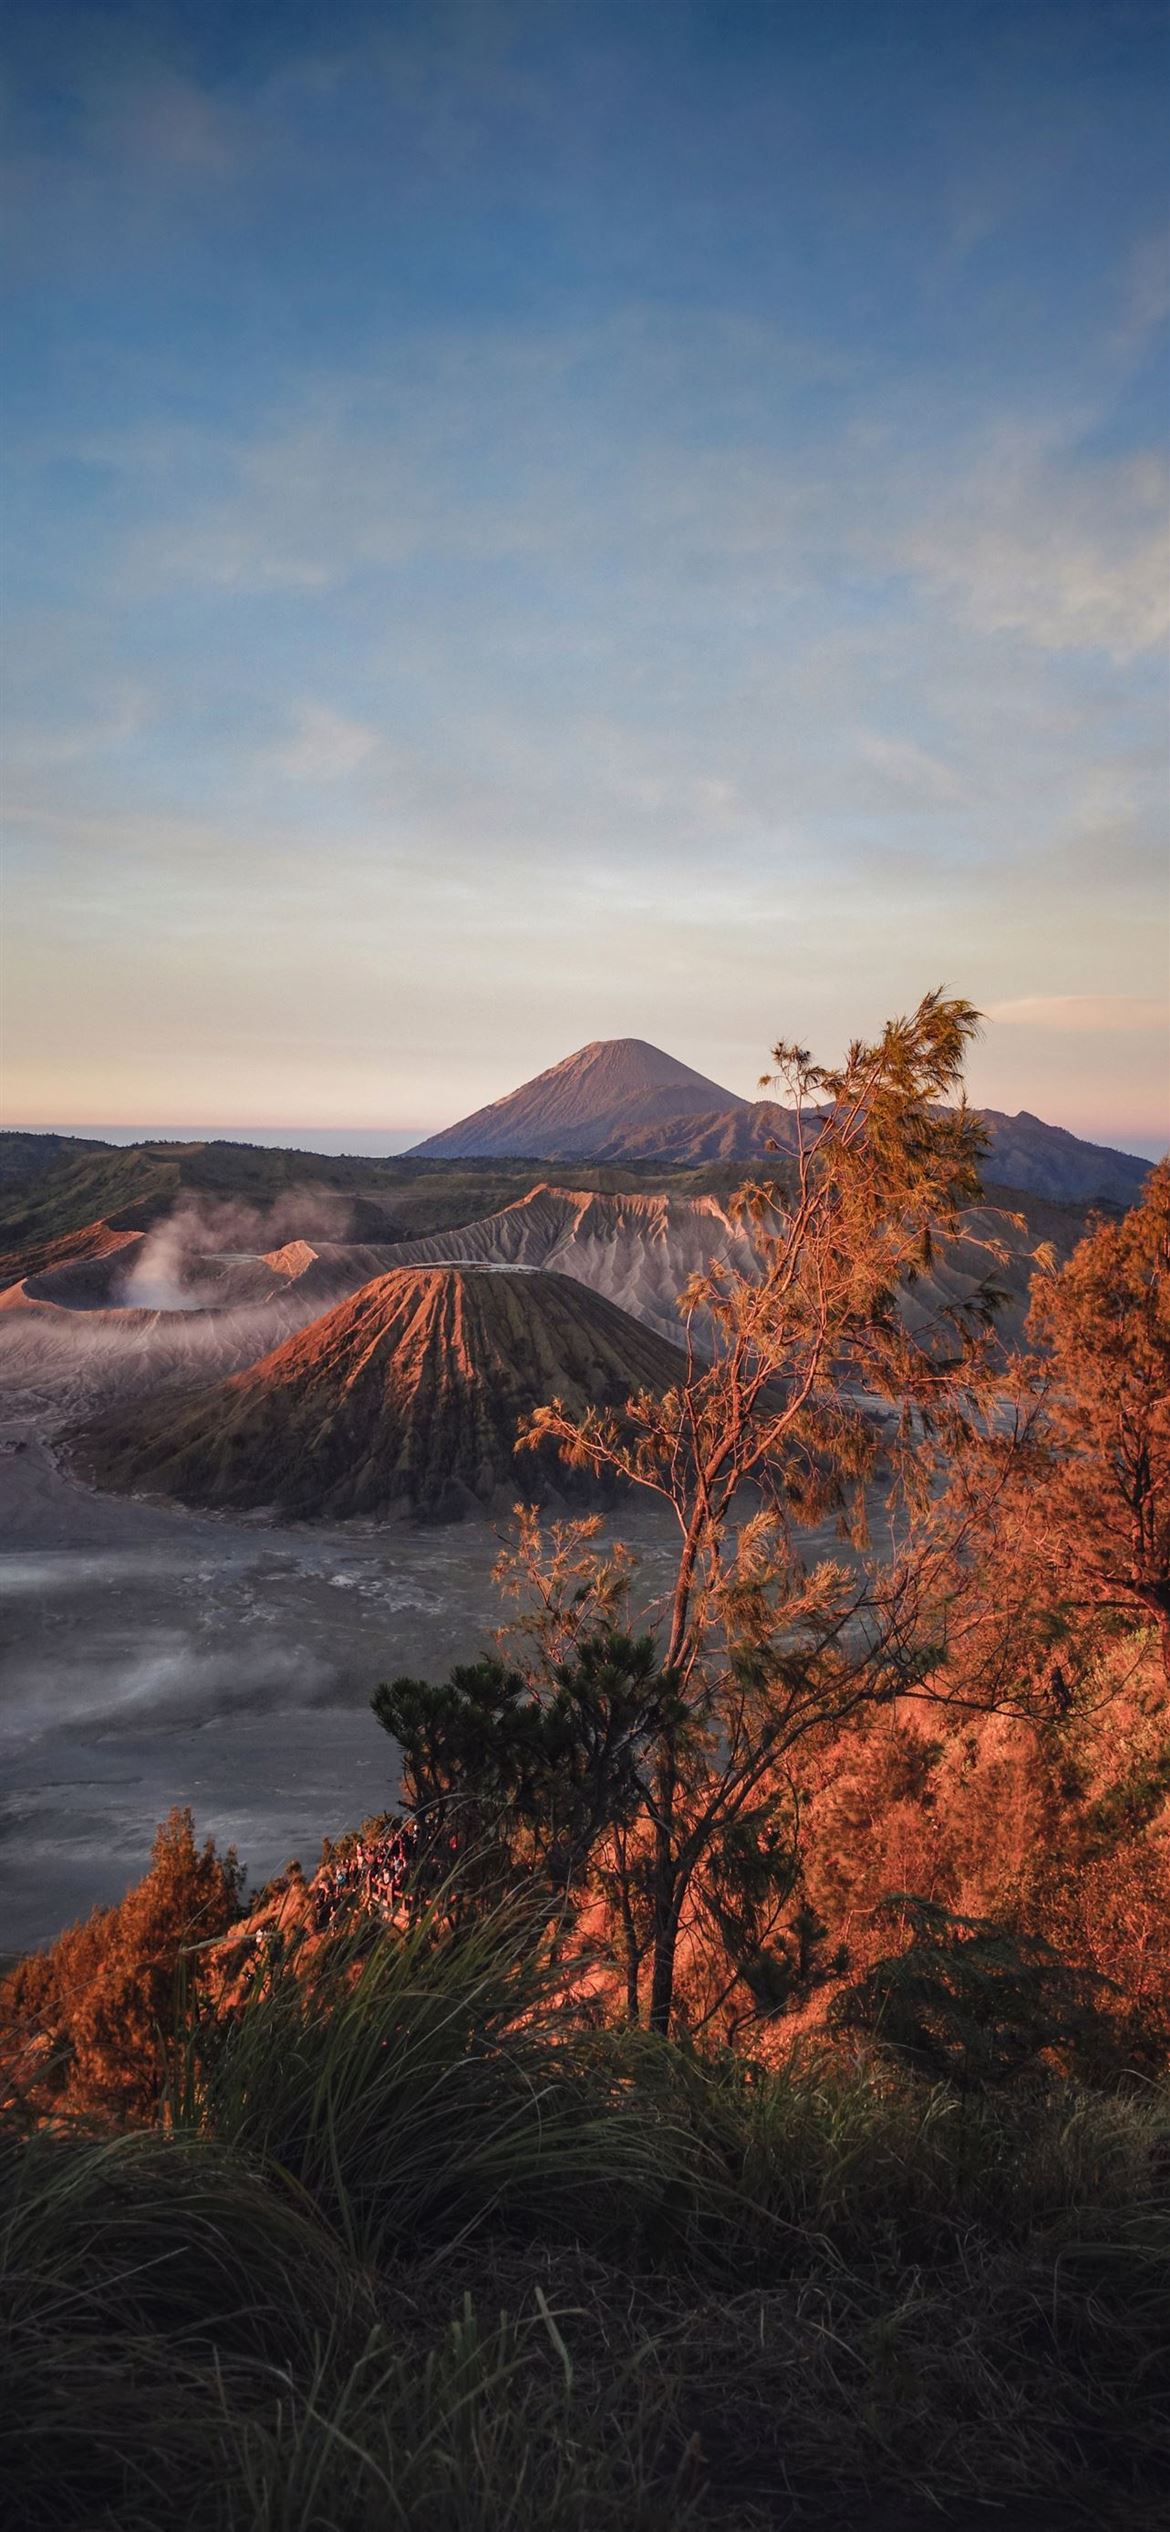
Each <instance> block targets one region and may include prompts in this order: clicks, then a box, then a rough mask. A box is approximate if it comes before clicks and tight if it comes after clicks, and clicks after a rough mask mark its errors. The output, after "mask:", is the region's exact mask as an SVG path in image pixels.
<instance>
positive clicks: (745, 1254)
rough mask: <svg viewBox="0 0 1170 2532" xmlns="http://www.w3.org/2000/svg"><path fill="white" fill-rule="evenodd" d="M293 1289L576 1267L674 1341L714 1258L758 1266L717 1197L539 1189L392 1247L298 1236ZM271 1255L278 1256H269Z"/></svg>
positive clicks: (594, 1287) (568, 1271)
mask: <svg viewBox="0 0 1170 2532" xmlns="http://www.w3.org/2000/svg"><path fill="white" fill-rule="evenodd" d="M282 1255H283V1256H284V1257H286V1258H287V1259H288V1262H289V1264H290V1266H291V1265H292V1264H293V1263H295V1262H298V1259H299V1260H303V1263H302V1266H301V1273H300V1276H299V1277H298V1278H297V1279H296V1280H295V1282H294V1284H293V1289H294V1290H296V1291H298V1292H300V1291H315V1292H318V1293H320V1294H321V1296H322V1305H324V1297H325V1296H326V1295H327V1294H329V1293H331V1292H332V1293H337V1292H338V1291H340V1290H341V1289H343V1280H342V1279H343V1278H348V1279H350V1281H351V1284H352V1285H353V1286H356V1285H357V1283H359V1282H361V1281H365V1280H366V1279H367V1278H368V1277H369V1276H371V1275H374V1274H378V1273H382V1274H384V1273H385V1272H386V1271H387V1270H388V1269H389V1268H390V1267H393V1266H433V1265H434V1266H437V1265H477V1266H493V1265H499V1266H526V1267H543V1268H546V1269H548V1268H551V1269H552V1270H553V1271H554V1272H556V1273H558V1274H563V1275H572V1276H573V1277H574V1278H575V1279H576V1281H577V1282H578V1283H583V1284H587V1285H588V1286H589V1288H590V1290H591V1291H593V1292H597V1293H600V1294H602V1295H603V1296H604V1298H605V1299H606V1300H608V1301H615V1302H616V1303H617V1304H618V1306H619V1308H620V1309H622V1310H628V1311H629V1312H630V1314H631V1316H632V1317H634V1318H636V1319H640V1320H641V1321H642V1322H643V1324H644V1325H645V1326H647V1327H651V1328H654V1329H656V1330H657V1332H658V1333H659V1335H661V1336H665V1337H666V1338H667V1340H668V1341H669V1342H671V1343H674V1344H678V1343H681V1341H682V1328H681V1324H680V1320H679V1315H678V1302H679V1295H680V1294H681V1292H682V1291H683V1289H684V1287H685V1286H686V1285H687V1284H688V1283H689V1282H690V1279H691V1277H692V1276H693V1275H696V1274H700V1273H705V1272H706V1271H707V1269H708V1268H709V1267H711V1266H712V1265H714V1264H716V1263H723V1264H726V1265H731V1266H734V1267H735V1268H736V1269H737V1270H738V1271H739V1272H740V1273H742V1274H746V1275H750V1274H752V1273H753V1272H754V1255H753V1250H752V1245H751V1241H750V1239H749V1238H748V1237H747V1235H746V1234H745V1233H744V1232H743V1231H742V1230H741V1229H739V1228H738V1226H737V1225H736V1224H735V1223H734V1222H733V1221H732V1219H731V1217H730V1215H729V1213H728V1212H727V1209H726V1207H725V1206H724V1205H722V1204H721V1203H720V1202H719V1199H718V1197H716V1196H707V1195H705V1196H689V1197H688V1196H668V1195H630V1194H618V1195H599V1194H597V1193H596V1192H595V1191H593V1190H592V1189H588V1188H584V1189H582V1188H565V1187H536V1188H534V1189H533V1190H532V1192H531V1194H529V1195H526V1196H522V1197H520V1198H519V1199H518V1201H517V1202H516V1203H515V1204H510V1205H505V1206H504V1207H503V1208H502V1209H501V1211H500V1212H498V1213H491V1214H486V1215H485V1216H484V1217H483V1218H482V1220H480V1221H478V1222H468V1223H465V1224H464V1225H463V1226H462V1228H461V1229H459V1230H452V1231H443V1232H436V1233H433V1234H432V1235H431V1236H430V1237H429V1238H427V1239H419V1240H411V1241H403V1242H400V1243H399V1244H398V1245H397V1246H396V1247H394V1248H384V1249H381V1250H379V1249H374V1248H347V1247H346V1246H345V1245H344V1244H338V1245H335V1246H332V1247H331V1246H329V1245H327V1244H323V1243H313V1244H312V1246H311V1247H310V1246H309V1245H308V1244H302V1245H301V1246H300V1248H299V1252H298V1256H297V1258H294V1255H293V1253H292V1252H290V1251H286V1252H282ZM270 1262H272V1263H273V1264H275V1263H276V1262H277V1260H276V1259H275V1258H274V1259H272V1260H271V1261H270Z"/></svg>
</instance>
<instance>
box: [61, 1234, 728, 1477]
mask: <svg viewBox="0 0 1170 2532" xmlns="http://www.w3.org/2000/svg"><path fill="white" fill-rule="evenodd" d="M683 1368H684V1366H683V1359H682V1356H681V1354H680V1353H679V1352H678V1351H677V1350H676V1348H674V1347H673V1346H670V1345H668V1344H666V1343H665V1342H664V1340H663V1339H662V1338H661V1337H659V1336H657V1335H655V1334H654V1333H653V1331H652V1330H651V1329H649V1328H646V1327H642V1326H639V1324H638V1322H637V1321H636V1320H634V1319H632V1318H630V1317H629V1316H628V1315H627V1313H626V1312H625V1311H624V1310H621V1309H619V1308H617V1307H616V1305H615V1304H614V1303H613V1302H610V1301H606V1300H605V1299H604V1298H603V1297H602V1295H601V1294H600V1293H596V1292H591V1291H589V1290H588V1289H587V1288H586V1287H585V1286H584V1285H583V1284H580V1283H577V1282H575V1281H573V1280H572V1278H571V1277H569V1276H566V1275H556V1274H544V1273H534V1274H530V1273H525V1272H523V1271H519V1272H517V1271H512V1272H508V1271H507V1270H501V1269H496V1270H494V1271H492V1270H490V1269H486V1270H485V1269H482V1268H477V1267H464V1266H431V1267H426V1268H412V1267H402V1268H399V1269H397V1270H396V1271H394V1272H392V1273H390V1274H386V1275H382V1276H380V1277H379V1278H378V1280H377V1281H376V1282H374V1283H371V1284H367V1285H365V1286H364V1287H363V1289H362V1290H361V1291H360V1292H358V1293H355V1294H354V1295H353V1296H352V1297H351V1298H350V1299H348V1300H346V1301H343V1302H341V1303H340V1304H339V1305H338V1307H337V1308H335V1309H333V1310H330V1311H329V1312H328V1313H327V1314H326V1316H325V1317H323V1318H321V1319H316V1320H314V1321H313V1323H312V1325H311V1326H310V1327H307V1328H304V1329H302V1330H301V1331H300V1333H299V1334H298V1335H296V1336H293V1337H290V1338H289V1339H288V1341H287V1342H286V1343H285V1344H283V1345H281V1346H279V1347H278V1348H277V1350H276V1351H275V1352H274V1353H272V1354H268V1355H266V1356H265V1357H264V1359H263V1361H262V1362H259V1363H255V1364H253V1365H252V1366H251V1367H250V1368H249V1369H248V1370H247V1371H243V1372H238V1373H237V1374H236V1375H235V1377H234V1378H233V1379H231V1380H226V1381H221V1382H217V1383H216V1384H215V1386H214V1387H212V1388H209V1389H207V1390H206V1391H204V1392H203V1393H202V1394H201V1395H200V1396H198V1397H196V1398H195V1399H194V1400H191V1401H190V1402H189V1403H188V1404H187V1405H186V1406H181V1405H178V1404H176V1403H174V1402H172V1403H170V1404H169V1405H168V1404H166V1403H164V1402H161V1401H160V1402H156V1403H154V1404H152V1405H151V1406H150V1407H149V1408H145V1409H139V1410H138V1411H136V1412H131V1413H128V1414H123V1415H120V1416H118V1417H110V1418H107V1419H105V1420H104V1421H102V1422H101V1423H99V1424H95V1425H93V1426H92V1427H90V1428H89V1430H88V1431H87V1432H86V1433H84V1434H83V1435H81V1436H79V1437H77V1439H76V1442H75V1451H76V1456H77V1458H78V1461H79V1464H80V1465H81V1466H82V1467H83V1468H85V1470H86V1471H87V1472H88V1473H89V1474H90V1475H92V1476H93V1477H95V1478H97V1479H98V1481H99V1482H102V1483H106V1484H110V1485H113V1486H117V1487H121V1488H123V1489H125V1488H136V1489H142V1490H147V1491H152V1492H153V1491H158V1492H162V1493H167V1494H173V1495H177V1496H178V1497H179V1498H180V1499H181V1500H183V1501H185V1502H188V1503H196V1504H223V1505H233V1506H239V1507H244V1506H251V1507H259V1506H264V1507H271V1508H272V1509H273V1510H274V1511H278V1512H280V1513H283V1514H285V1515H289V1516H292V1517H300V1518H307V1517H310V1516H312V1515H314V1514H328V1515H330V1516H332V1517H333V1518H335V1519H339V1518H342V1517H344V1516H346V1515H349V1514H353V1513H376V1512H380V1511H383V1510H386V1509H388V1508H389V1507H391V1506H392V1505H394V1504H402V1505H405V1506H408V1507H410V1508H411V1509H413V1510H414V1511H415V1512H418V1513H421V1514H423V1515H425V1516H428V1517H431V1518H435V1517H438V1518H444V1517H452V1516H455V1515H458V1513H459V1512H460V1511H462V1510H463V1509H464V1508H466V1507H470V1506H471V1505H473V1504H479V1505H482V1504H483V1503H484V1502H485V1501H490V1499H491V1498H492V1496H493V1495H494V1494H495V1493H496V1492H497V1490H498V1489H499V1488H500V1487H502V1486H503V1485H505V1484H507V1485H510V1486H516V1485H520V1486H523V1487H524V1488H525V1490H527V1491H529V1492H534V1491H538V1490H539V1489H538V1486H537V1484H536V1481H537V1480H538V1478H539V1477H540V1475H541V1473H542V1472H541V1470H540V1468H539V1465H538V1462H537V1460H536V1459H535V1457H534V1456H533V1455H532V1454H530V1453H527V1452H526V1453H524V1454H522V1455H521V1457H520V1458H519V1459H517V1458H516V1454H515V1446H516V1430H517V1424H518V1422H519V1419H520V1418H521V1417H522V1416H525V1415H528V1414H530V1413H531V1411H532V1409H533V1408H534V1407H537V1406H540V1405H544V1404H547V1403H548V1401H549V1400H551V1399H552V1398H554V1397H559V1398H562V1399H563V1400H564V1401H565V1404H566V1405H567V1406H569V1407H571V1408H573V1409H578V1410H579V1409H581V1408H583V1407H585V1406H587V1405H588V1404H590V1403H591V1402H592V1403H596V1404H605V1405H616V1404H619V1403H620V1402H621V1401H622V1400H623V1399H624V1398H626V1397H627V1396H628V1395H629V1394H630V1392H631V1391H633V1390H635V1389H654V1390H658V1391H661V1390H664V1389H666V1388H669V1387H671V1386H672V1385H673V1384H674V1383H675V1382H676V1381H677V1380H678V1379H680V1378H681V1377H682V1374H683ZM554 1471H555V1483H556V1484H557V1486H558V1487H561V1486H563V1485H564V1482H565V1476H564V1473H563V1472H561V1471H560V1469H559V1464H558V1463H555V1462H554V1463H553V1466H552V1469H550V1468H548V1467H546V1468H545V1470H544V1472H543V1474H544V1478H545V1482H546V1483H547V1481H548V1478H549V1476H550V1475H552V1474H553V1473H554ZM568 1490H569V1491H573V1489H572V1487H571V1485H570V1487H569V1489H568Z"/></svg>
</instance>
